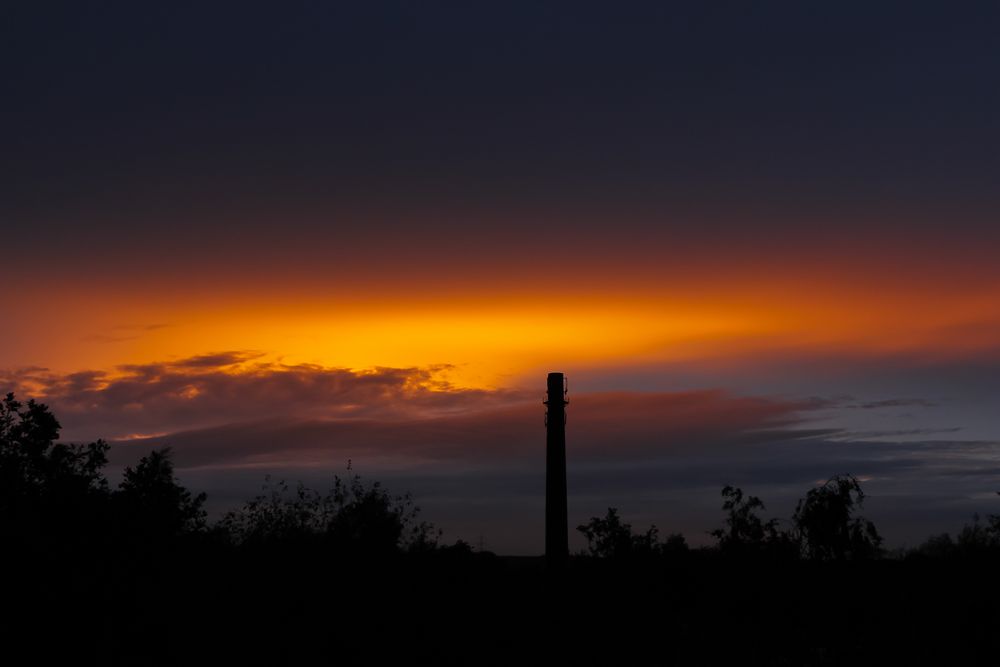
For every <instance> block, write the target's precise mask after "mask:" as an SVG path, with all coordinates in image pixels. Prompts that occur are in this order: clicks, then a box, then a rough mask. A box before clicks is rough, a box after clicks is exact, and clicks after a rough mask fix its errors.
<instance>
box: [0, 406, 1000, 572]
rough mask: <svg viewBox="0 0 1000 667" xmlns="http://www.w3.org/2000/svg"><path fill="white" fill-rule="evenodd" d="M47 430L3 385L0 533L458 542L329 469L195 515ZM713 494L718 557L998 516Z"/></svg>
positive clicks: (823, 493)
mask: <svg viewBox="0 0 1000 667" xmlns="http://www.w3.org/2000/svg"><path fill="white" fill-rule="evenodd" d="M59 430H60V425H59V422H58V421H57V419H56V417H55V416H54V415H53V414H52V412H51V411H50V410H49V409H48V408H47V407H46V406H45V405H43V404H40V403H37V402H35V401H28V402H27V403H21V402H19V401H17V400H16V399H15V397H14V396H13V395H12V394H8V395H7V396H6V397H5V398H4V399H3V401H2V403H0V535H2V536H3V538H4V539H5V540H7V541H15V542H16V543H18V544H19V545H21V546H22V547H25V548H42V549H45V548H52V547H55V546H56V545H60V544H62V545H84V544H86V543H88V542H89V543H97V544H104V545H107V544H109V543H113V544H116V545H131V546H138V545H147V546H153V547H162V546H163V545H164V544H165V543H167V542H170V541H179V540H180V541H188V542H192V541H199V542H201V543H207V542H215V543H219V544H226V545H229V546H233V547H240V548H268V547H275V546H280V545H284V546H295V547H304V546H313V547H316V546H322V547H323V548H324V549H325V550H327V551H330V552H332V553H336V554H339V555H342V556H357V557H363V558H380V557H390V556H394V555H401V554H407V553H409V554H414V553H420V554H428V553H433V552H436V551H448V552H451V553H459V552H467V553H471V552H472V549H471V547H470V546H469V545H468V544H467V543H465V542H463V541H461V540H459V541H458V542H456V543H454V544H453V545H449V546H444V545H442V544H441V543H440V537H441V532H440V531H438V530H436V529H435V528H434V526H433V525H432V524H431V523H429V522H427V521H423V520H421V519H420V516H419V515H420V510H419V508H418V507H417V506H416V505H415V504H414V501H413V498H412V497H411V496H410V495H409V494H403V495H394V494H392V493H390V492H389V491H388V490H386V489H385V488H383V487H382V486H381V484H380V483H379V482H371V483H365V482H364V481H363V480H362V478H361V477H360V476H358V475H353V474H352V475H350V476H349V477H347V478H341V477H339V476H334V478H333V483H332V486H331V488H330V489H328V490H327V491H325V492H319V491H316V490H313V489H310V488H307V487H305V486H303V485H302V484H301V483H300V484H298V485H297V486H294V487H291V486H289V485H288V484H287V483H286V482H284V481H277V482H275V481H273V480H271V479H270V478H269V477H268V478H266V480H265V484H264V488H263V490H262V493H261V494H259V495H258V496H256V497H254V498H252V499H251V500H249V501H247V502H246V503H244V504H243V505H242V507H240V508H238V509H236V510H234V511H230V512H229V513H227V514H226V515H225V516H224V517H222V518H221V519H220V520H218V521H215V522H214V523H209V522H208V520H207V517H206V513H205V511H204V509H203V506H204V503H205V500H206V497H205V494H204V493H202V494H198V495H195V494H192V493H191V492H190V491H189V490H187V489H185V488H184V487H183V486H182V485H181V484H180V483H179V482H178V480H177V479H176V477H175V474H174V467H173V463H172V461H171V456H170V450H169V449H164V450H159V451H152V452H150V453H149V454H148V455H146V456H144V457H142V458H141V459H140V460H139V462H138V463H137V464H136V465H135V466H134V467H131V466H130V467H126V468H125V470H124V473H123V476H122V480H121V482H120V483H119V484H118V486H117V488H111V486H110V485H109V483H108V481H107V479H106V478H105V477H104V472H103V471H104V467H105V465H106V464H107V451H108V444H107V443H105V442H103V441H100V440H98V441H96V442H93V443H89V444H86V445H73V444H64V443H59V442H57V440H58V437H59ZM348 470H350V464H348ZM722 498H723V503H722V510H723V512H724V515H725V521H724V525H723V526H722V527H720V528H718V529H716V530H713V531H711V535H712V536H714V537H715V538H716V540H717V544H716V545H715V547H713V550H715V551H717V552H718V553H720V554H722V555H724V556H727V557H741V558H758V559H759V558H773V559H777V560H794V559H805V560H814V561H858V560H872V559H877V558H881V557H885V556H886V555H892V556H895V557H900V556H905V557H911V558H948V557H980V556H982V557H990V556H996V555H998V554H1000V516H998V515H989V516H987V518H986V519H985V520H983V521H981V520H980V519H979V517H978V516H975V517H973V520H972V523H970V524H968V525H966V526H965V527H963V528H962V529H961V531H960V532H959V533H958V534H957V536H956V537H955V538H952V537H951V535H949V534H942V535H938V536H934V537H932V538H930V539H928V540H927V541H926V542H925V543H924V544H922V545H920V546H919V547H917V548H915V549H911V550H909V551H908V552H905V553H901V552H899V551H896V552H893V553H892V554H887V552H886V551H885V549H884V548H883V540H882V537H881V535H880V534H879V532H878V530H877V529H876V527H875V525H874V524H873V523H872V522H871V521H870V520H868V519H866V518H864V517H863V516H861V515H860V513H859V512H860V510H861V508H862V506H863V504H864V500H865V494H864V491H863V490H862V488H861V484H860V482H859V481H858V480H857V479H856V478H855V477H853V476H851V475H837V476H834V477H832V478H831V479H829V480H828V481H827V482H826V483H825V484H823V485H822V486H819V487H815V488H812V489H809V490H808V492H807V493H806V495H805V496H804V497H803V498H802V499H801V500H800V501H799V502H798V504H797V506H796V507H795V511H794V513H793V515H792V517H791V519H790V520H788V521H784V522H782V521H780V520H778V519H775V518H771V519H764V518H763V517H762V516H761V514H762V512H763V511H764V510H765V507H764V503H763V502H762V501H761V500H760V498H757V497H756V496H750V495H747V494H745V493H744V492H743V490H742V489H739V488H735V487H732V486H726V487H725V488H723V490H722ZM577 530H578V531H579V532H581V533H582V534H583V536H584V537H585V538H586V539H587V543H588V547H587V549H586V551H584V552H582V553H581V554H579V555H581V556H589V557H594V558H602V559H611V560H616V561H622V560H629V559H633V560H634V559H649V558H651V557H657V556H663V557H670V556H675V555H678V554H684V553H687V552H689V551H691V550H690V549H689V547H688V545H687V542H686V540H685V538H684V536H683V535H681V534H677V533H674V534H670V535H668V536H667V537H666V538H665V539H663V540H661V539H660V536H659V531H658V529H657V528H656V526H652V527H651V528H649V529H648V530H647V531H645V532H640V533H637V532H634V531H633V530H632V526H631V525H630V524H628V523H625V522H624V521H623V520H622V518H621V516H620V515H619V513H618V510H617V509H616V508H608V512H607V514H606V515H605V516H604V517H593V518H591V519H590V520H589V521H588V522H587V523H585V524H583V525H580V526H579V527H578V528H577ZM701 551H704V549H702V550H701Z"/></svg>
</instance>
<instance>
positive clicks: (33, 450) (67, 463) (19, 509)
mask: <svg viewBox="0 0 1000 667" xmlns="http://www.w3.org/2000/svg"><path fill="white" fill-rule="evenodd" d="M59 430H60V425H59V422H58V421H57V420H56V418H55V416H54V415H53V414H52V413H51V412H50V411H49V409H48V407H47V406H45V405H44V404H42V403H36V402H35V401H33V400H32V401H28V402H27V404H24V403H21V402H20V401H17V400H15V398H14V395H13V394H7V395H6V397H4V399H3V401H2V402H0V521H2V522H3V525H4V532H5V533H7V534H20V535H26V534H29V533H30V534H33V535H34V536H35V537H40V536H41V535H43V534H46V533H51V532H52V531H59V532H62V533H64V534H68V533H71V532H81V531H82V528H83V526H84V524H88V523H90V522H93V521H94V520H96V519H98V518H99V517H101V516H102V510H101V508H99V507H96V505H97V504H99V503H100V502H101V501H103V500H104V499H105V497H106V494H107V481H106V480H105V479H104V477H103V475H102V472H101V470H102V468H103V466H104V465H105V463H106V462H107V450H108V445H107V443H105V442H103V441H101V440H98V441H97V442H92V443H90V444H88V445H67V444H62V443H57V442H56V439H57V438H58V437H59Z"/></svg>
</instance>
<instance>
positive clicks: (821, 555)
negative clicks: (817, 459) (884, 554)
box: [792, 475, 882, 561]
mask: <svg viewBox="0 0 1000 667" xmlns="http://www.w3.org/2000/svg"><path fill="white" fill-rule="evenodd" d="M864 499H865V494H864V492H863V491H862V490H861V484H860V483H859V482H858V480H857V479H856V478H854V477H853V476H852V475H836V476H834V477H831V478H830V479H829V480H828V481H827V482H826V483H825V484H823V485H822V486H820V487H817V488H815V489H810V490H809V492H808V493H807V494H806V497H805V498H803V499H802V500H800V501H799V503H798V506H797V507H796V508H795V515H794V516H793V517H792V521H793V523H794V524H795V528H796V530H797V531H798V535H799V539H800V540H801V545H802V549H803V553H804V555H805V556H806V557H808V558H812V559H814V560H821V561H826V560H858V559H867V558H875V557H877V556H878V555H879V554H880V551H881V546H882V538H881V536H880V535H879V534H878V531H877V530H876V529H875V524H873V523H872V522H871V521H868V520H867V519H865V518H864V517H860V516H855V511H856V510H858V509H860V508H861V505H862V504H863V503H864Z"/></svg>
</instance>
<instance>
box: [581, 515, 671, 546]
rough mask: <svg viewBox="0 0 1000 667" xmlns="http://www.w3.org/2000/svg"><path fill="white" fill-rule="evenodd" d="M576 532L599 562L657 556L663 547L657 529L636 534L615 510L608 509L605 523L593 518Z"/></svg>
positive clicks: (653, 527) (651, 528) (652, 527)
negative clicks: (582, 535)
mask: <svg viewBox="0 0 1000 667" xmlns="http://www.w3.org/2000/svg"><path fill="white" fill-rule="evenodd" d="M577 530H578V531H580V532H581V533H583V534H584V536H585V537H586V538H587V548H588V550H589V553H590V555H591V556H595V557H597V558H626V557H631V556H639V555H649V554H653V553H656V552H657V551H658V550H659V548H660V546H661V545H660V543H659V539H658V534H659V530H658V529H657V528H656V526H651V527H650V528H649V530H647V531H646V532H645V533H638V534H636V533H633V532H632V526H631V524H628V523H623V522H622V520H621V518H620V517H619V516H618V510H617V509H616V508H614V507H609V508H608V513H607V515H605V517H604V518H603V519H601V518H598V517H592V518H591V519H590V521H588V522H587V523H585V524H582V525H580V526H577ZM671 537H674V536H671ZM681 540H682V541H683V537H682V538H681ZM674 546H676V540H675V541H674Z"/></svg>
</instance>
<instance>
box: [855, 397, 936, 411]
mask: <svg viewBox="0 0 1000 667" xmlns="http://www.w3.org/2000/svg"><path fill="white" fill-rule="evenodd" d="M937 405H938V403H936V402H934V401H929V400H927V399H926V398H888V399H885V400H881V401H868V402H865V403H858V404H855V405H848V406H845V407H848V408H859V409H862V410H876V409H878V408H903V407H919V408H933V407H937Z"/></svg>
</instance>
